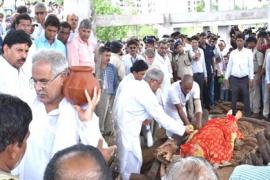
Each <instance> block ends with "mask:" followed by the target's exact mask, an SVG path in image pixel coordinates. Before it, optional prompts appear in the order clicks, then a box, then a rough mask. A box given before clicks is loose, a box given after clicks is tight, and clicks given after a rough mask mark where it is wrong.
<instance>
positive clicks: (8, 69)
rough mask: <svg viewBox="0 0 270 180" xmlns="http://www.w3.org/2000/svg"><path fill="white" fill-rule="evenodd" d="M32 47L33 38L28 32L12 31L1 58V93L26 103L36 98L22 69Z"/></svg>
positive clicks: (7, 38)
mask: <svg viewBox="0 0 270 180" xmlns="http://www.w3.org/2000/svg"><path fill="white" fill-rule="evenodd" d="M31 45H32V41H31V38H30V36H29V35H28V34H27V33H26V32H24V31H23V30H14V31H10V32H9V33H8V34H7V35H6V37H5V39H4V42H3V49H2V52H3V54H2V56H0V93H6V94H10V95H13V96H17V97H19V98H21V99H22V100H24V101H26V102H29V101H30V99H31V97H33V96H34V93H33V92H31V90H30V88H29V86H28V81H29V78H27V75H26V73H25V71H24V70H23V69H22V66H23V65H24V64H25V62H26V57H27V55H28V50H29V48H30V46H31Z"/></svg>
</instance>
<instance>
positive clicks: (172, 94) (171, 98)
mask: <svg viewBox="0 0 270 180" xmlns="http://www.w3.org/2000/svg"><path fill="white" fill-rule="evenodd" d="M180 82H181V81H176V82H174V83H173V84H172V85H171V87H170V90H169V94H168V96H167V100H166V106H165V112H166V113H167V114H168V115H169V116H171V117H172V118H173V119H175V120H177V121H179V122H180V123H181V124H183V122H182V120H181V119H180V117H179V114H178V111H177V109H176V107H175V105H176V104H180V105H181V106H183V108H185V106H186V102H187V101H188V100H189V98H190V97H193V98H194V99H200V87H199V85H198V83H196V82H195V81H193V85H192V89H191V90H190V92H189V93H188V94H187V95H186V96H185V95H184V93H183V92H182V90H181V86H180Z"/></svg>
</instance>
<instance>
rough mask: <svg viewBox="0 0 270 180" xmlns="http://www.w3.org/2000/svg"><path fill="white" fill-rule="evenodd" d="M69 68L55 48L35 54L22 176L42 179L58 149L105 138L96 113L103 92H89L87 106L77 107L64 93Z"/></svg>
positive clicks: (92, 143) (27, 179) (92, 142)
mask: <svg viewBox="0 0 270 180" xmlns="http://www.w3.org/2000/svg"><path fill="white" fill-rule="evenodd" d="M66 68H67V61H66V59H65V57H64V56H63V55H62V54H61V53H59V52H56V51H54V50H43V51H40V52H38V53H37V54H36V55H35V56H34V57H33V69H32V78H31V84H32V86H33V87H34V88H35V91H36V94H37V97H36V99H35V100H34V102H33V103H32V105H31V109H32V112H33V120H32V122H31V124H30V128H29V130H30V136H29V138H28V141H27V149H26V152H25V156H24V159H23V161H22V163H21V164H20V166H19V175H20V177H21V179H25V180H41V179H43V174H44V170H45V168H46V165H47V163H48V162H49V161H50V159H51V158H52V157H53V155H54V154H55V153H56V152H57V151H59V150H62V149H64V148H67V147H70V146H72V145H75V144H78V143H83V144H88V145H92V146H95V147H96V146H97V144H98V141H99V139H103V137H102V136H101V133H100V130H99V121H98V117H97V116H96V115H95V114H94V113H93V111H94V109H95V107H96V104H97V103H98V101H99V97H100V92H99V93H98V94H99V95H97V91H95V92H94V96H93V99H92V100H91V98H90V97H89V95H88V93H87V92H86V93H85V95H86V97H87V100H88V107H87V108H86V109H85V108H84V109H83V108H81V107H80V106H75V108H74V106H73V105H72V104H71V103H69V102H68V101H67V99H66V98H65V97H64V95H63V94H62V87H63V83H64V80H65V73H64V72H65V70H66ZM105 146H106V144H105Z"/></svg>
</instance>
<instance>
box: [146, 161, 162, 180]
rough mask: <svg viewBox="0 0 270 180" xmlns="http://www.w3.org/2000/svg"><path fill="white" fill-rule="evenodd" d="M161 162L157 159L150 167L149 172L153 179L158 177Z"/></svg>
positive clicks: (148, 174)
mask: <svg viewBox="0 0 270 180" xmlns="http://www.w3.org/2000/svg"><path fill="white" fill-rule="evenodd" d="M160 165H161V163H160V162H159V161H158V160H155V161H154V162H153V164H152V166H151V168H150V170H149V171H148V173H147V176H148V177H151V179H156V177H157V176H158V173H159V168H160Z"/></svg>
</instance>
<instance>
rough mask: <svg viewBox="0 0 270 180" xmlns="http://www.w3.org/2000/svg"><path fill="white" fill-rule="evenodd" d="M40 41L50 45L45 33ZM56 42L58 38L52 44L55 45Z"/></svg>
mask: <svg viewBox="0 0 270 180" xmlns="http://www.w3.org/2000/svg"><path fill="white" fill-rule="evenodd" d="M40 40H41V41H42V42H43V43H46V42H47V43H48V44H49V41H48V40H47V38H46V37H45V32H43V33H42V34H41V35H40ZM55 42H56V38H54V41H53V43H52V44H54V43H55Z"/></svg>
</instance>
